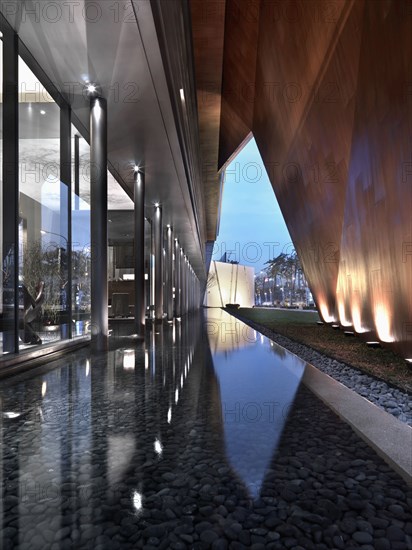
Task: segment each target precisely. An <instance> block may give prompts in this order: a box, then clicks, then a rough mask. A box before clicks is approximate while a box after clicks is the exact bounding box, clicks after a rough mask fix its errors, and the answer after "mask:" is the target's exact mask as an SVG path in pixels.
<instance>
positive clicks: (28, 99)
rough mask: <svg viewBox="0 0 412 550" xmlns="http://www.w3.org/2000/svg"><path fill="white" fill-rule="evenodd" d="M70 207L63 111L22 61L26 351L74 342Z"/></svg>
mask: <svg viewBox="0 0 412 550" xmlns="http://www.w3.org/2000/svg"><path fill="white" fill-rule="evenodd" d="M67 206H68V188H67V185H66V184H64V183H62V182H61V181H60V109H59V106H58V105H57V104H56V103H55V102H54V100H53V99H52V97H51V96H50V95H49V94H48V93H47V91H46V90H45V88H44V87H43V86H42V85H41V84H40V82H39V81H38V79H37V78H36V76H35V75H34V74H33V72H32V71H31V70H30V69H29V67H28V66H27V65H26V64H25V63H24V61H23V60H22V59H21V58H19V337H20V344H19V346H20V349H25V348H30V347H32V346H35V345H40V344H49V343H52V342H55V341H58V340H61V339H64V338H67V337H68V323H69V318H68V300H67V289H68V284H69V283H68V269H67V253H68V240H67V238H68V207H67Z"/></svg>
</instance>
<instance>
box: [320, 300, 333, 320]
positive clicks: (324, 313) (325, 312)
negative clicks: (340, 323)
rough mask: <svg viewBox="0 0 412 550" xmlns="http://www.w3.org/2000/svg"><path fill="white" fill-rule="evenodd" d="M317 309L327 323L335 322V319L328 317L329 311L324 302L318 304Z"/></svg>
mask: <svg viewBox="0 0 412 550" xmlns="http://www.w3.org/2000/svg"><path fill="white" fill-rule="evenodd" d="M319 309H320V313H321V315H322V317H323V319H324V320H325V321H326V322H327V323H333V321H335V317H334V316H333V315H329V310H328V308H327V305H326V304H325V302H320V303H319Z"/></svg>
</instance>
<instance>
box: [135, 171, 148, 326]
mask: <svg viewBox="0 0 412 550" xmlns="http://www.w3.org/2000/svg"><path fill="white" fill-rule="evenodd" d="M144 198H145V181H144V174H143V173H142V172H140V171H139V170H135V174H134V321H135V329H136V332H137V334H138V335H139V336H144V332H145V317H146V312H145V305H146V304H145V279H144Z"/></svg>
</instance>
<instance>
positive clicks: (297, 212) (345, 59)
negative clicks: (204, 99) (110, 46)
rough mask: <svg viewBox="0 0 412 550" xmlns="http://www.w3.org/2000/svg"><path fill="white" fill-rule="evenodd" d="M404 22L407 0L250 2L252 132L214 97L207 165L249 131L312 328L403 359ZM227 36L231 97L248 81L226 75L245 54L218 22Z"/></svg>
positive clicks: (411, 273) (411, 45)
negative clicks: (217, 119)
mask: <svg viewBox="0 0 412 550" xmlns="http://www.w3.org/2000/svg"><path fill="white" fill-rule="evenodd" d="M411 15H412V14H411V8H410V3H409V2H408V1H407V0H365V1H364V0H336V1H334V2H329V1H328V0H319V1H313V2H307V1H306V0H301V1H299V0H297V1H293V2H292V1H289V0H279V1H276V2H271V1H269V0H262V1H261V5H260V11H259V28H258V37H257V57H256V65H255V66H253V64H250V71H249V74H250V78H251V79H253V78H254V79H255V86H254V92H253V93H252V94H251V95H250V96H249V97H252V100H253V102H254V111H253V121H252V123H250V122H248V120H250V118H249V117H250V114H249V110H248V109H247V108H246V107H245V104H244V103H243V104H242V102H241V101H239V100H238V98H237V99H236V100H233V98H232V100H231V98H230V95H229V94H227V95H226V88H225V87H223V97H222V116H221V133H220V144H221V149H220V155H219V163H220V164H221V165H222V164H224V163H225V161H226V160H227V158H228V157H230V155H231V154H232V153H233V151H235V150H236V148H237V147H238V146H239V145H240V143H241V141H242V140H243V139H244V136H245V135H247V131H248V130H250V131H252V132H253V134H254V137H255V139H256V142H257V145H258V147H259V150H260V152H261V155H262V158H263V161H264V163H265V165H266V168H267V171H268V174H269V177H270V179H271V182H272V185H273V188H274V190H275V193H276V196H277V198H278V200H279V204H280V207H281V209H282V212H283V214H284V216H285V220H286V223H287V225H288V228H289V231H290V234H291V236H292V239H293V241H294V244H295V247H296V249H297V251H298V253H299V255H300V257H301V260H302V264H303V267H304V270H305V274H306V276H307V278H308V281H309V283H310V285H311V288H312V291H313V294H314V296H315V299H316V302H317V304H318V306H319V309H320V312H321V314H322V316H323V317H324V319H325V320H327V321H331V320H338V319H339V320H340V321H341V323H342V324H343V325H347V326H353V327H354V328H355V329H356V330H357V331H358V332H366V333H367V334H368V335H369V336H373V335H376V336H378V337H379V338H380V340H381V341H384V342H391V343H392V345H393V347H394V348H395V349H396V350H397V351H399V352H400V353H401V354H402V355H404V356H406V357H412V295H411V294H412V293H411V289H412V228H411V224H412V221H411V220H412V215H411V213H412V157H411V141H412V79H411V75H412V56H411V52H412V17H411ZM245 25H246V23H245V22H244V23H243V27H242V28H244V26H245ZM250 25H251V22H250V21H249V26H250ZM252 27H253V25H252ZM225 33H226V36H228V40H227V41H226V39H225V52H224V60H223V67H224V76H223V82H225V78H226V74H230V79H231V90H233V89H236V86H241V85H243V84H244V82H245V81H247V79H248V76H247V74H246V73H247V71H245V67H244V68H243V70H242V71H240V70H237V69H235V68H234V67H232V66H231V65H233V64H235V63H236V60H238V61H239V59H241V57H239V56H240V54H241V52H240V51H238V52H233V51H230V52H229V51H228V50H227V48H228V47H230V48H231V49H233V48H235V49H236V48H237V49H238V50H242V51H243V53H244V54H245V52H246V53H247V54H248V55H249V56H250V55H251V52H253V51H254V46H255V45H254V44H249V45H248V46H247V49H246V50H245V48H246V46H244V45H242V44H241V43H240V42H239V41H237V42H236V40H234V39H233V37H235V36H236V29H233V28H232V29H231V28H230V25H229V22H228V20H227V21H226V29H225ZM254 36H255V35H254V33H253V32H252V33H249V35H248V36H245V38H244V40H245V41H247V40H249V37H250V40H252V42H253V40H254ZM226 104H227V108H226ZM227 113H230V116H227ZM239 120H240V121H241V124H240V123H239ZM231 121H232V126H230V123H231Z"/></svg>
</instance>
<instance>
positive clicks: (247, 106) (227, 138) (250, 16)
mask: <svg viewBox="0 0 412 550" xmlns="http://www.w3.org/2000/svg"><path fill="white" fill-rule="evenodd" d="M259 11H260V0H226V18H225V55H224V58H223V77H222V111H221V117H220V143H219V169H221V168H222V166H223V164H224V163H226V164H227V163H228V161H229V160H230V158H231V157H232V156H233V155H234V154H236V150H237V149H238V148H239V146H241V144H242V143H244V142H245V140H247V139H248V136H249V134H250V130H251V128H252V126H253V111H254V103H255V71H256V55H257V47H258V33H259Z"/></svg>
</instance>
